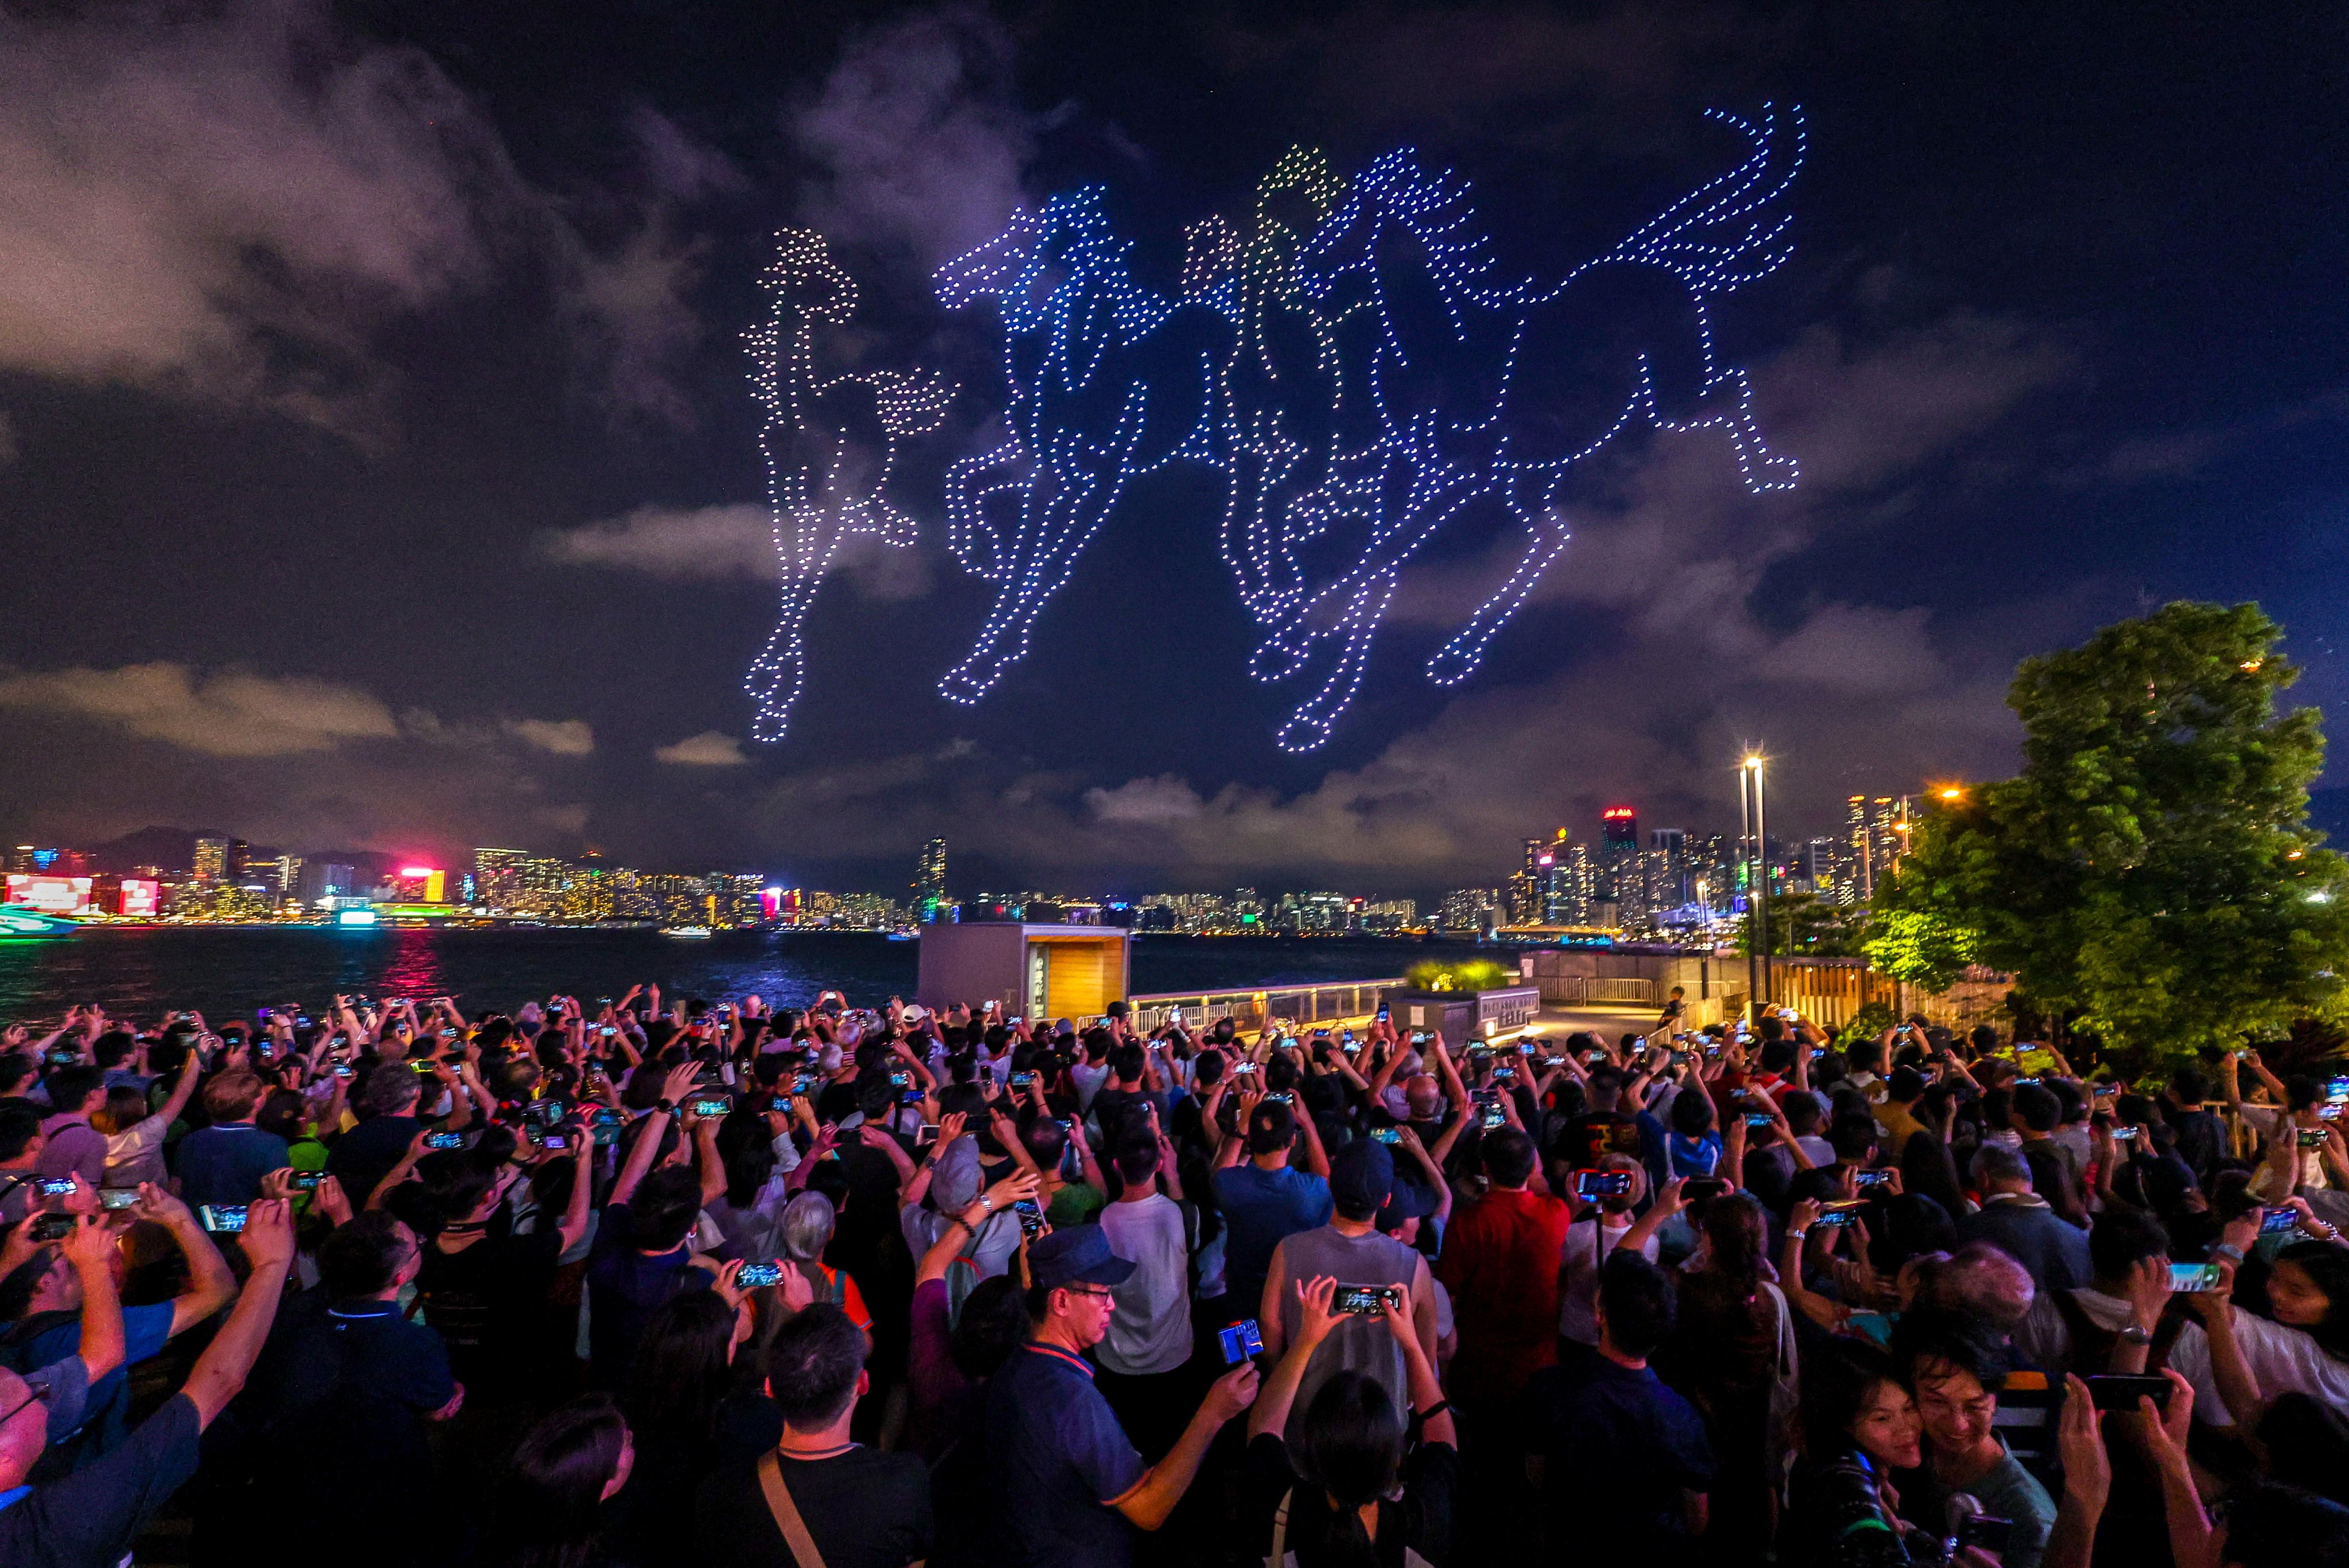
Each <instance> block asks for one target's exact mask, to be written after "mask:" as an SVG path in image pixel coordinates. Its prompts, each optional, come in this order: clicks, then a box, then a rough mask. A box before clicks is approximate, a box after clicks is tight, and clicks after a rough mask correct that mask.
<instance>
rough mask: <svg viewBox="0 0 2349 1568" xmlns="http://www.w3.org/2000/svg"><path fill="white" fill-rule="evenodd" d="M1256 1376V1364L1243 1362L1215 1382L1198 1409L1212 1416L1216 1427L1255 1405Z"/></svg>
mask: <svg viewBox="0 0 2349 1568" xmlns="http://www.w3.org/2000/svg"><path fill="white" fill-rule="evenodd" d="M1257 1380H1258V1375H1257V1369H1256V1363H1255V1362H1253V1361H1243V1362H1241V1363H1240V1364H1239V1365H1238V1366H1237V1367H1233V1368H1232V1369H1231V1370H1230V1371H1228V1372H1226V1373H1225V1374H1224V1375H1223V1376H1222V1377H1218V1378H1216V1381H1215V1385H1214V1386H1213V1387H1210V1388H1209V1389H1208V1390H1207V1398H1206V1400H1205V1401H1204V1402H1203V1403H1202V1404H1201V1406H1200V1408H1201V1409H1203V1410H1205V1411H1206V1412H1208V1413H1209V1414H1210V1415H1212V1416H1213V1418H1214V1420H1215V1424H1216V1426H1218V1427H1220V1426H1222V1425H1223V1424H1224V1423H1225V1422H1226V1421H1228V1420H1230V1419H1231V1418H1233V1417H1234V1416H1237V1415H1238V1414H1239V1413H1240V1412H1241V1411H1242V1410H1245V1409H1247V1408H1248V1407H1249V1406H1250V1405H1253V1404H1255V1403H1256V1390H1257Z"/></svg>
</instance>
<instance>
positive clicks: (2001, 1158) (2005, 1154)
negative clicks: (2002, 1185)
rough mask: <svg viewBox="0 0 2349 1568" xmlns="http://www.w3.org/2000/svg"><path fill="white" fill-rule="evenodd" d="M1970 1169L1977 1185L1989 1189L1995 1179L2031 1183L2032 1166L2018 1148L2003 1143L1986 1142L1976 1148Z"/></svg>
mask: <svg viewBox="0 0 2349 1568" xmlns="http://www.w3.org/2000/svg"><path fill="white" fill-rule="evenodd" d="M1969 1169H1971V1171H1972V1172H1973V1178H1974V1183H1975V1185H1976V1186H1978V1187H1981V1188H1982V1189H1984V1190H1987V1189H1988V1188H1989V1187H1990V1185H1991V1183H1992V1182H1993V1181H2021V1182H2023V1184H2024V1185H2026V1186H2027V1185H2029V1184H2030V1181H2031V1166H2030V1165H2029V1163H2028V1162H2026V1161H2024V1160H2023V1155H2022V1152H2021V1151H2020V1150H2013V1149H2009V1148H2008V1147H2007V1146H2006V1145H2005V1144H2003V1143H1985V1144H1983V1145H1982V1147H1981V1148H1980V1149H1977V1150H1974V1157H1973V1160H1972V1161H1971V1164H1970V1166H1969Z"/></svg>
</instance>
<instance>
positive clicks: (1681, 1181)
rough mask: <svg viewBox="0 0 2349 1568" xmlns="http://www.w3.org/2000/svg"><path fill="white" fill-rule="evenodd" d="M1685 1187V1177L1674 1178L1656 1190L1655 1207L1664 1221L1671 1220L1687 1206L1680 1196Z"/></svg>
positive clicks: (1686, 1182)
mask: <svg viewBox="0 0 2349 1568" xmlns="http://www.w3.org/2000/svg"><path fill="white" fill-rule="evenodd" d="M1687 1186H1688V1178H1687V1177H1685V1176H1675V1177H1673V1178H1672V1179H1671V1181H1667V1182H1665V1183H1664V1184H1663V1185H1662V1186H1661V1187H1660V1188H1658V1189H1657V1190H1656V1202H1655V1206H1656V1207H1657V1208H1659V1209H1661V1210H1662V1211H1663V1212H1664V1218H1665V1219H1667V1220H1669V1219H1671V1217H1672V1216H1673V1215H1674V1214H1677V1213H1679V1212H1681V1210H1682V1209H1683V1208H1685V1207H1686V1206H1687V1202H1688V1201H1687V1200H1686V1199H1685V1198H1683V1197H1682V1196H1681V1194H1682V1191H1684V1190H1685V1189H1686V1188H1687Z"/></svg>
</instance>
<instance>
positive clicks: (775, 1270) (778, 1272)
mask: <svg viewBox="0 0 2349 1568" xmlns="http://www.w3.org/2000/svg"><path fill="white" fill-rule="evenodd" d="M782 1277H783V1265H782V1264H779V1263H772V1264H743V1265H742V1272H741V1273H740V1274H736V1275H735V1276H734V1283H735V1284H739V1285H740V1286H741V1287H742V1288H743V1289H745V1290H750V1289H753V1288H755V1287H756V1286H759V1285H762V1284H776V1283H778V1282H779V1281H781V1279H782Z"/></svg>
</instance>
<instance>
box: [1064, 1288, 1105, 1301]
mask: <svg viewBox="0 0 2349 1568" xmlns="http://www.w3.org/2000/svg"><path fill="white" fill-rule="evenodd" d="M1065 1288H1066V1289H1067V1291H1068V1293H1069V1294H1070V1295H1081V1296H1083V1297H1085V1298H1086V1299H1087V1300H1089V1301H1114V1300H1115V1299H1116V1298H1117V1292H1115V1291H1113V1290H1112V1289H1110V1288H1109V1286H1107V1285H1093V1286H1091V1287H1090V1288H1086V1289H1079V1288H1078V1287H1077V1286H1075V1285H1069V1286H1067V1287H1065Z"/></svg>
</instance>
